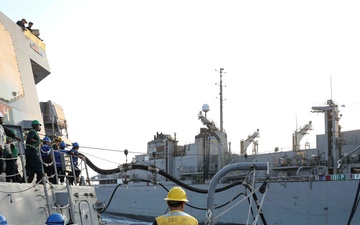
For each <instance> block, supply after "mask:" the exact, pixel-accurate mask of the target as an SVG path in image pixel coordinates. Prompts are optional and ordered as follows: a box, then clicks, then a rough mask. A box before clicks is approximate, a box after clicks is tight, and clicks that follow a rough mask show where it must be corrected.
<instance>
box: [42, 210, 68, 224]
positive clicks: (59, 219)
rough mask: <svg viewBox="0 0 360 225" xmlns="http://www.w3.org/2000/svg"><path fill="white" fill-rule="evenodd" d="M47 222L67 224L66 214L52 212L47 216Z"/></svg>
mask: <svg viewBox="0 0 360 225" xmlns="http://www.w3.org/2000/svg"><path fill="white" fill-rule="evenodd" d="M45 224H51V225H65V224H66V220H65V218H64V216H63V215H61V214H60V213H54V214H51V215H50V216H49V217H48V218H47V220H46V223H45Z"/></svg>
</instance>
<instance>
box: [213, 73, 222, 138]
mask: <svg viewBox="0 0 360 225" xmlns="http://www.w3.org/2000/svg"><path fill="white" fill-rule="evenodd" d="M223 70H224V68H220V72H219V73H220V85H219V86H220V131H221V132H223V131H224V128H223V85H222V71H223ZM215 71H217V70H215Z"/></svg>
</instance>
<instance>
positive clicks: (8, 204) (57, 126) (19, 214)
mask: <svg viewBox="0 0 360 225" xmlns="http://www.w3.org/2000/svg"><path fill="white" fill-rule="evenodd" d="M0 40H1V41H0V112H1V113H2V115H3V116H4V124H3V126H4V127H6V128H12V129H14V131H15V132H16V134H17V136H18V137H20V138H21V142H20V141H19V142H14V143H13V144H14V145H16V146H17V148H18V150H19V156H18V160H17V165H18V166H19V168H18V170H19V174H17V175H18V176H21V177H22V178H23V179H22V181H21V183H17V182H13V183H12V182H5V177H6V176H7V174H5V170H4V172H2V173H1V174H0V199H1V201H0V206H1V207H0V208H1V212H0V214H1V215H3V216H4V217H5V218H6V219H7V223H8V224H12V225H24V224H27V225H40V224H45V222H46V220H47V218H48V217H49V216H50V215H51V214H54V213H59V214H62V215H63V216H64V217H65V219H66V221H67V224H78V225H85V224H86V225H100V224H105V223H103V222H102V221H101V217H100V211H101V210H102V208H103V206H104V205H103V203H99V202H98V201H97V198H96V193H95V190H94V188H93V187H91V186H80V185H76V186H69V185H62V184H55V183H54V184H52V183H50V182H49V180H48V178H49V177H46V176H44V178H43V179H42V182H41V183H27V176H26V173H25V170H24V166H25V164H26V162H25V143H24V141H25V140H26V135H27V132H28V130H30V129H31V122H32V121H33V120H38V121H40V123H41V124H42V126H43V129H42V131H41V132H40V133H39V135H40V137H41V139H42V138H43V137H44V136H45V135H47V136H49V137H51V138H54V137H57V136H61V137H62V138H63V140H65V141H68V142H69V140H68V139H67V138H68V136H67V124H66V118H65V115H64V112H63V110H62V108H61V106H60V105H58V104H56V103H54V102H52V101H48V102H41V103H39V99H38V96H37V91H36V84H38V83H39V82H41V81H42V80H43V79H46V77H47V76H49V74H50V67H49V63H48V60H47V55H46V45H45V43H44V42H43V41H42V40H41V39H40V38H38V37H37V36H36V35H35V34H33V33H32V32H30V31H29V30H27V29H23V28H22V27H20V26H18V25H17V24H16V23H15V22H14V21H12V20H10V19H9V18H8V17H6V16H5V15H4V14H3V13H2V12H0ZM0 135H2V136H3V135H5V134H0ZM8 145H9V144H8ZM6 147H7V146H6ZM39 152H40V151H39ZM39 156H40V155H39ZM68 157H69V156H68ZM68 157H67V158H68ZM64 158H66V157H65V156H64ZM0 160H2V161H5V160H12V159H9V158H1V159H0ZM68 162H69V161H68ZM4 165H6V164H5V163H4ZM71 168H73V167H70V169H71ZM1 171H3V170H1Z"/></svg>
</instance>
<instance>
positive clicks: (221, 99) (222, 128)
mask: <svg viewBox="0 0 360 225" xmlns="http://www.w3.org/2000/svg"><path fill="white" fill-rule="evenodd" d="M223 70H224V68H220V131H221V132H224V127H223V86H222V71H223Z"/></svg>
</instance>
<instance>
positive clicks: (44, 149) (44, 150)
mask: <svg viewBox="0 0 360 225" xmlns="http://www.w3.org/2000/svg"><path fill="white" fill-rule="evenodd" d="M50 154H51V148H50V146H49V145H43V146H41V158H42V160H43V162H44V163H51V162H52V161H51V159H50Z"/></svg>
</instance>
